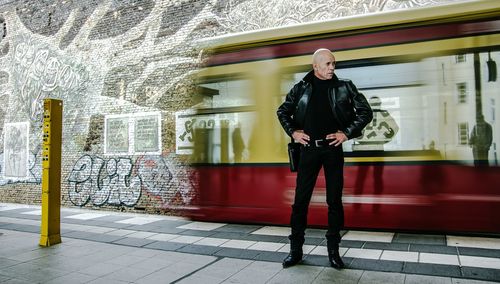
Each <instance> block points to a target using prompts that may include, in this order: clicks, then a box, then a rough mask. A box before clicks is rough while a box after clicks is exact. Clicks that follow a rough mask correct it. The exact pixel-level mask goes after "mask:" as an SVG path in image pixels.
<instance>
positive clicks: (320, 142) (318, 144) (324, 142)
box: [305, 139, 332, 148]
mask: <svg viewBox="0 0 500 284" xmlns="http://www.w3.org/2000/svg"><path fill="white" fill-rule="evenodd" d="M330 142H332V140H330V139H317V140H311V141H309V144H307V145H306V146H305V147H313V148H322V147H329V146H332V145H329V143H330Z"/></svg>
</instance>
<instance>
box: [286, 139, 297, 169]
mask: <svg viewBox="0 0 500 284" xmlns="http://www.w3.org/2000/svg"><path fill="white" fill-rule="evenodd" d="M288 159H289V160H290V171H292V172H296V171H297V170H298V169H299V159H300V143H295V142H290V143H288Z"/></svg>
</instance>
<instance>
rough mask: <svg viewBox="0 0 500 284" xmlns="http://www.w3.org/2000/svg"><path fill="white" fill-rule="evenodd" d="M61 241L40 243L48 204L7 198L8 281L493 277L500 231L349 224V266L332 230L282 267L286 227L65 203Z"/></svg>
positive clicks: (4, 279) (2, 263) (1, 243)
mask: <svg viewBox="0 0 500 284" xmlns="http://www.w3.org/2000/svg"><path fill="white" fill-rule="evenodd" d="M61 216H62V218H61V232H62V243H61V244H58V245H54V246H52V247H49V248H42V247H39V246H38V240H39V228H40V207H39V206H26V205H18V204H5V203H0V283H385V284H386V283H477V284H479V283H491V282H490V281H497V282H500V239H497V238H477V237H476V238H474V237H463V236H444V235H420V234H398V233H389V232H364V231H347V232H343V233H344V236H343V240H342V243H341V254H342V255H343V259H344V261H345V262H346V264H347V268H346V269H343V270H335V269H333V268H330V267H328V261H327V258H326V247H325V243H324V233H325V231H324V230H317V229H311V230H308V232H307V236H308V237H307V240H306V246H305V247H304V249H305V251H306V252H307V253H306V255H305V257H304V261H303V263H302V264H301V265H298V266H295V267H291V268H288V269H283V268H282V267H281V261H282V259H283V258H284V257H285V256H286V254H287V251H288V249H289V247H288V245H287V238H286V236H287V235H288V233H289V228H287V227H274V226H256V225H239V224H224V223H204V222H192V221H190V220H186V219H183V218H177V217H168V216H156V215H137V214H130V213H118V212H105V211H93V210H86V209H74V208H63V209H62V210H61Z"/></svg>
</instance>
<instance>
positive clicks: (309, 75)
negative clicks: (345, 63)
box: [302, 70, 339, 84]
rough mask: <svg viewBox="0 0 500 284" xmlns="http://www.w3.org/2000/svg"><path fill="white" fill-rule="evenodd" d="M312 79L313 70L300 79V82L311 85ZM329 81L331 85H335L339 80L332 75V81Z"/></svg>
mask: <svg viewBox="0 0 500 284" xmlns="http://www.w3.org/2000/svg"><path fill="white" fill-rule="evenodd" d="M313 79H314V70H311V71H309V72H307V74H306V75H305V76H304V78H302V81H304V82H306V83H309V84H312V81H313ZM330 81H331V82H332V83H333V84H336V83H338V81H339V78H338V77H337V75H335V74H333V77H332V79H330Z"/></svg>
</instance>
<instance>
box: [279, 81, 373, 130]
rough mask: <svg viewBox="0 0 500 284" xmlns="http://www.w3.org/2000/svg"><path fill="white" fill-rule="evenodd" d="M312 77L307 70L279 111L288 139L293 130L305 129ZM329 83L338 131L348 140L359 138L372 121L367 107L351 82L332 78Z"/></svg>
mask: <svg viewBox="0 0 500 284" xmlns="http://www.w3.org/2000/svg"><path fill="white" fill-rule="evenodd" d="M312 76H314V73H313V71H310V72H309V73H307V75H306V76H305V77H304V78H303V79H302V80H301V81H300V82H299V83H297V84H295V86H293V88H292V89H291V90H290V92H289V93H288V94H287V96H286V99H285V102H283V104H281V106H280V107H279V108H278V111H277V114H278V119H279V121H280V123H281V125H282V126H283V129H285V131H286V133H287V134H288V135H289V136H290V137H292V133H293V132H294V131H295V130H302V129H304V122H305V118H306V111H307V103H308V102H309V98H310V96H311V94H312V79H313V77H312ZM331 80H332V87H331V88H329V89H328V95H329V101H330V106H331V108H332V112H333V116H334V117H335V119H336V120H337V121H338V123H339V125H340V128H341V129H340V130H342V131H343V132H344V134H345V135H346V136H347V138H349V139H351V138H356V137H358V136H361V135H362V132H361V131H362V130H363V128H364V127H365V126H366V125H367V124H368V123H370V121H371V120H372V118H373V112H372V109H371V107H370V104H369V103H368V101H367V100H366V98H365V96H363V94H361V93H360V92H358V89H357V88H356V86H354V84H353V83H352V82H351V81H350V80H345V79H338V78H337V76H335V75H333V78H332V79H331Z"/></svg>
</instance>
